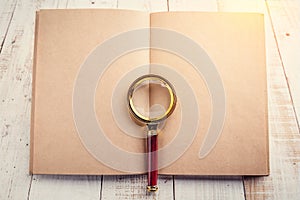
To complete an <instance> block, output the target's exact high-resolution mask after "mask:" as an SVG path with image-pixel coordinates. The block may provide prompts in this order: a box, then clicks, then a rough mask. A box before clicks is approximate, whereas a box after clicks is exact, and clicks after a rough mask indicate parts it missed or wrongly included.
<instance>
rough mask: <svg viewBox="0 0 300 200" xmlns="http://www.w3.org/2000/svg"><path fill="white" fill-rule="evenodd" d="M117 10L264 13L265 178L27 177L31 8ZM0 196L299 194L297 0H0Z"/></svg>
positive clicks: (264, 196)
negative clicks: (152, 185) (151, 186)
mask: <svg viewBox="0 0 300 200" xmlns="http://www.w3.org/2000/svg"><path fill="white" fill-rule="evenodd" d="M41 8H119V9H134V10H143V11H150V12H157V11H168V10H169V11H176V10H185V11H192V10H193V11H217V12H218V11H221V12H260V13H264V14H265V26H266V45H267V68H268V77H267V78H268V98H269V99H268V102H269V135H270V170H271V175H270V176H268V177H181V176H160V178H159V185H160V191H159V193H157V194H156V195H152V196H149V195H148V196H147V195H146V193H145V190H144V186H145V184H146V176H144V175H138V176H37V175H29V173H28V166H29V164H28V162H29V140H30V138H29V135H30V134H29V131H30V108H31V79H32V55H33V39H34V23H35V11H36V10H37V9H41ZM0 44H1V46H0V200H5V199H18V200H19V199H30V200H34V199H42V200H46V199H80V200H84V199H288V200H292V199H300V135H299V120H300V1H299V0H266V1H264V0H0Z"/></svg>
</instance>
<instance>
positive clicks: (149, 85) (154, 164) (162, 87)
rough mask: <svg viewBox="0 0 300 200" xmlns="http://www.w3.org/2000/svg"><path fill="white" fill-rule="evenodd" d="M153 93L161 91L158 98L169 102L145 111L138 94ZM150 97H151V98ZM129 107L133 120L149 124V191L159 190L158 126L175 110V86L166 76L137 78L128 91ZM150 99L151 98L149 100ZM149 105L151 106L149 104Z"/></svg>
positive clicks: (144, 124) (143, 124) (150, 75)
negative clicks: (140, 104)
mask: <svg viewBox="0 0 300 200" xmlns="http://www.w3.org/2000/svg"><path fill="white" fill-rule="evenodd" d="M145 89H146V90H147V92H148V93H149V95H151V93H152V91H155V90H157V89H158V90H157V91H160V93H159V94H158V95H156V97H158V99H165V98H168V103H163V104H164V105H165V108H164V106H162V105H161V106H160V108H162V109H160V110H154V111H153V110H152V111H151V109H150V111H148V112H147V111H145V110H143V109H141V108H140V107H139V106H138V105H137V103H136V98H135V97H136V96H138V94H139V93H142V92H141V91H143V90H144V91H145ZM149 99H150V98H149ZM127 101H128V109H129V113H130V116H131V117H132V119H133V121H134V122H136V123H137V124H138V125H140V126H147V129H148V130H147V145H146V146H147V147H146V149H147V154H148V157H147V167H148V185H147V190H148V191H149V192H153V191H157V190H158V185H157V177H158V155H157V151H158V140H157V139H158V138H157V136H158V126H159V124H161V123H162V122H164V121H165V120H166V119H167V118H168V117H169V116H170V115H171V114H172V113H173V111H174V109H175V107H176V103H177V97H176V93H175V90H174V87H173V86H172V85H171V83H170V82H169V81H168V80H166V79H165V78H163V77H161V76H159V75H155V74H148V75H144V76H141V77H139V78H138V79H136V80H135V81H134V82H133V83H132V84H131V85H130V87H129V89H128V93H127ZM149 101H150V100H149ZM148 107H149V106H148Z"/></svg>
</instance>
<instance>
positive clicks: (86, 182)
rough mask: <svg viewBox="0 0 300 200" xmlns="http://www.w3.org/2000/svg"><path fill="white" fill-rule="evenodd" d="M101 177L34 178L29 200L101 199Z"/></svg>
mask: <svg viewBox="0 0 300 200" xmlns="http://www.w3.org/2000/svg"><path fill="white" fill-rule="evenodd" d="M100 191H101V176H52V175H51V176H49V175H39V176H34V178H33V180H32V186H31V191H30V196H29V199H43V200H44V199H57V200H58V199H72V200H76V199H78V200H82V199H100Z"/></svg>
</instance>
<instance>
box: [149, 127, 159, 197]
mask: <svg viewBox="0 0 300 200" xmlns="http://www.w3.org/2000/svg"><path fill="white" fill-rule="evenodd" d="M157 150H158V141H157V131H156V130H148V136H147V153H148V158H147V159H148V186H147V190H148V191H149V192H154V191H157V190H158V186H157V177H158V154H157Z"/></svg>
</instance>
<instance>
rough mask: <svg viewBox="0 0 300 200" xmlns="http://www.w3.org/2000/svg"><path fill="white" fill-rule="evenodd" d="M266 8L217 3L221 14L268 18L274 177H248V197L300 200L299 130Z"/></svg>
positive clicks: (225, 1) (244, 3)
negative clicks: (229, 13) (231, 13)
mask: <svg viewBox="0 0 300 200" xmlns="http://www.w3.org/2000/svg"><path fill="white" fill-rule="evenodd" d="M266 5H268V4H266V3H265V1H262V0H255V1H241V2H237V1H235V2H233V1H230V0H222V1H219V4H218V6H219V10H220V11H230V12H240V11H243V12H259V13H264V15H265V31H266V52H267V71H268V77H267V79H268V104H269V112H268V115H269V143H270V173H271V174H270V176H268V177H245V179H244V185H245V192H246V198H247V199H300V189H299V183H300V175H299V174H300V173H299V171H300V168H299V161H300V154H299V152H300V135H299V129H298V126H297V120H296V118H295V113H294V109H293V104H292V101H291V98H290V93H289V92H290V91H289V88H288V83H287V80H286V78H285V73H284V70H283V69H284V68H283V67H284V66H282V64H283V63H282V61H281V59H280V54H279V53H280V50H281V48H280V49H278V45H277V44H276V40H275V39H276V38H274V36H275V35H276V34H279V33H276V32H273V31H274V30H275V29H274V28H273V27H272V25H273V24H272V23H271V21H270V19H272V16H269V13H268V8H267V7H266ZM269 9H270V8H269ZM278 9H283V8H278ZM278 20H279V21H280V19H277V20H276V21H278ZM297 20H298V19H297ZM290 84H294V83H290Z"/></svg>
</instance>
